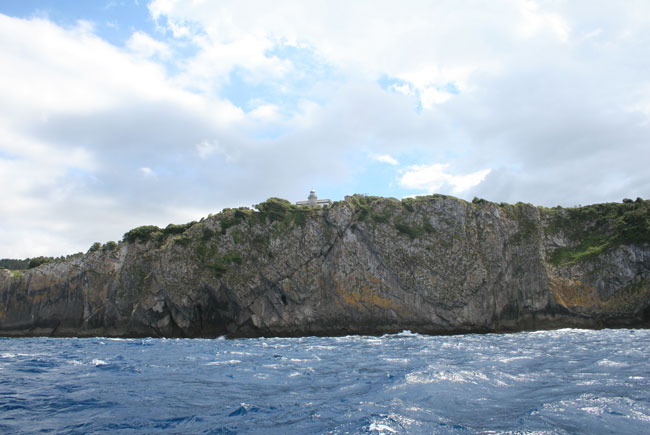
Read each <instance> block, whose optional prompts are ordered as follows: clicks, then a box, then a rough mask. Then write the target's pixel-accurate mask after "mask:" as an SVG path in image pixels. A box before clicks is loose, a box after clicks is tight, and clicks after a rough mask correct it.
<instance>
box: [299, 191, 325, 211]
mask: <svg viewBox="0 0 650 435" xmlns="http://www.w3.org/2000/svg"><path fill="white" fill-rule="evenodd" d="M331 204H332V200H331V199H318V197H317V196H316V191H315V190H314V189H312V190H311V191H310V192H309V197H307V201H296V205H308V206H310V207H325V206H327V205H331Z"/></svg>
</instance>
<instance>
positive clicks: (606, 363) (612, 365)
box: [596, 358, 629, 367]
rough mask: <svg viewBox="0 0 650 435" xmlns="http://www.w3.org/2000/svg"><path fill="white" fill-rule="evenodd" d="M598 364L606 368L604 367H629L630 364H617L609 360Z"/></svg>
mask: <svg viewBox="0 0 650 435" xmlns="http://www.w3.org/2000/svg"><path fill="white" fill-rule="evenodd" d="M596 364H598V365H599V366H604V367H627V366H628V365H629V364H626V363H622V362H617V361H611V360H608V359H607V358H605V359H603V360H600V361H598V362H597V363H596Z"/></svg>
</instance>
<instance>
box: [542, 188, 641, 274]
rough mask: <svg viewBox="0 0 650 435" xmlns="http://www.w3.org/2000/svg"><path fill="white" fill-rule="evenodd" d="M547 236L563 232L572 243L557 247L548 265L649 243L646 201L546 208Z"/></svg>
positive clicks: (573, 261) (562, 263)
mask: <svg viewBox="0 0 650 435" xmlns="http://www.w3.org/2000/svg"><path fill="white" fill-rule="evenodd" d="M550 212H551V213H552V214H553V218H552V222H551V225H550V226H549V227H548V228H547V229H546V231H547V232H548V233H551V234H553V233H558V232H560V231H561V232H563V233H564V234H565V235H567V237H568V238H569V239H570V240H571V241H572V242H573V243H575V245H574V246H572V247H563V248H558V249H556V250H555V251H554V252H553V255H552V256H551V258H550V260H549V261H550V263H551V264H554V265H556V266H559V265H570V264H574V263H576V262H579V261H583V260H586V259H589V258H592V257H594V256H596V255H598V254H601V253H603V252H606V251H608V250H610V249H612V248H615V247H617V246H620V245H642V244H644V243H650V201H648V200H645V201H644V200H642V199H641V198H637V200H636V201H632V200H631V199H625V200H623V203H606V204H594V205H588V206H584V207H576V208H567V209H562V208H555V209H550Z"/></svg>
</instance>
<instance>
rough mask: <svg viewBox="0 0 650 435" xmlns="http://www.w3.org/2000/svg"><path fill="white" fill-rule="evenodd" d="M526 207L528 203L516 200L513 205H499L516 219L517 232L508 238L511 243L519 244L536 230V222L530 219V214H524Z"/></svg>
mask: <svg viewBox="0 0 650 435" xmlns="http://www.w3.org/2000/svg"><path fill="white" fill-rule="evenodd" d="M528 207H529V205H528V204H524V203H522V202H518V203H517V204H515V205H510V204H506V205H505V206H504V205H501V208H502V209H504V210H505V211H506V213H508V214H509V215H510V216H511V217H512V218H514V219H515V220H516V221H517V227H518V230H517V233H515V234H514V235H513V236H512V237H511V238H510V242H511V243H514V244H520V243H522V242H523V241H525V240H528V239H530V238H531V237H532V236H533V235H534V234H536V233H537V231H538V230H537V223H536V222H535V221H533V220H531V218H530V216H528V215H527V214H526V208H528Z"/></svg>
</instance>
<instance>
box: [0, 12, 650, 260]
mask: <svg viewBox="0 0 650 435" xmlns="http://www.w3.org/2000/svg"><path fill="white" fill-rule="evenodd" d="M648 47H650V2H647V1H635V0H628V1H625V2H612V1H605V0H588V1H587V0H584V1H581V0H575V1H562V0H549V1H541V0H540V1H533V0H502V1H490V2H482V1H476V0H454V1H451V0H449V1H447V0H439V1H415V0H414V1H409V2H396V1H381V0H372V1H371V0H368V1H366V0H355V1H349V0H347V1H338V0H326V1H316V0H313V1H282V0H274V1H272V2H270V1H248V0H238V1H228V0H223V1H216V0H214V1H208V0H204V1H202V0H186V1H175V0H153V1H145V0H111V1H107V0H96V1H82V0H79V1H72V0H20V1H18V0H0V65H1V67H0V258H26V257H35V256H39V255H48V256H59V255H66V254H71V253H74V252H79V251H83V252H85V251H86V250H87V249H88V248H89V247H90V245H91V244H92V243H93V242H95V241H99V242H102V243H104V242H106V241H109V240H120V239H121V238H122V235H123V234H124V233H125V232H126V231H128V230H129V229H131V228H134V227H137V226H140V225H149V224H154V225H159V226H166V225H167V224H169V223H185V222H189V221H192V220H199V219H200V218H201V217H204V216H207V215H208V214H209V213H217V212H219V211H220V210H222V209H223V208H225V207H239V206H249V207H250V206H252V205H254V204H257V203H260V202H262V201H264V200H266V199H267V198H269V197H281V198H285V199H288V200H290V201H292V202H294V201H298V200H304V199H306V197H307V195H308V193H309V190H311V189H315V190H316V192H317V194H318V196H319V198H330V199H332V200H341V199H343V197H344V196H345V195H350V194H354V193H360V194H367V195H378V196H386V197H395V198H404V197H408V196H416V195H426V194H431V193H442V194H448V195H453V196H456V197H459V198H463V199H466V200H471V199H472V198H473V197H480V198H484V199H487V200H490V201H495V202H509V203H515V202H518V201H522V202H527V203H532V204H535V205H543V206H555V205H561V206H567V207H571V206H576V205H586V204H593V203H599V202H612V201H614V202H619V201H621V200H622V199H623V198H633V199H634V198H637V197H642V198H649V197H650V170H649V169H648V167H649V166H650V165H649V163H650V74H649V73H648V72H649V71H650V55H649V53H650V52H649V49H648Z"/></svg>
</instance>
